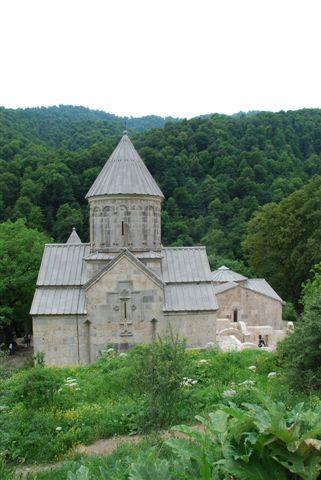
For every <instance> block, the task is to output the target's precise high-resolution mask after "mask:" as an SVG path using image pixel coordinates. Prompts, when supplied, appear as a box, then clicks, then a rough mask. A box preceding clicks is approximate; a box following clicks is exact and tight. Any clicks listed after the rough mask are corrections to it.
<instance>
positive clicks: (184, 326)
mask: <svg viewBox="0 0 321 480" xmlns="http://www.w3.org/2000/svg"><path fill="white" fill-rule="evenodd" d="M164 319H165V330H166V327H167V326H169V325H170V327H171V329H172V330H173V332H176V333H177V334H178V335H179V337H180V338H184V339H185V340H186V346H187V347H192V348H197V347H205V346H206V344H207V343H209V342H213V343H216V325H215V324H216V313H215V312H214V311H210V312H204V311H199V312H166V313H165V314H164Z"/></svg>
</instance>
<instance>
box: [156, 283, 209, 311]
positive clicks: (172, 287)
mask: <svg viewBox="0 0 321 480" xmlns="http://www.w3.org/2000/svg"><path fill="white" fill-rule="evenodd" d="M217 309H218V304H217V300H216V298H215V295H214V293H213V287H212V285H211V284H210V283H205V282H204V283H169V284H167V285H165V287H164V308H163V310H164V311H169V312H188V311H200V310H203V311H204V310H206V311H209V310H217Z"/></svg>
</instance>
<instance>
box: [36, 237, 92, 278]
mask: <svg viewBox="0 0 321 480" xmlns="http://www.w3.org/2000/svg"><path fill="white" fill-rule="evenodd" d="M89 252H90V244H89V243H80V244H72V243H49V244H47V245H45V250H44V252H43V256H42V261H41V266H40V270H39V274H38V279H37V286H46V285H48V286H49V285H50V286H55V285H61V286H62V285H69V286H72V285H73V286H75V285H83V284H84V283H85V282H86V262H84V261H83V257H85V256H87V255H89Z"/></svg>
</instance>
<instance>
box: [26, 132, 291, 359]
mask: <svg viewBox="0 0 321 480" xmlns="http://www.w3.org/2000/svg"><path fill="white" fill-rule="evenodd" d="M86 198H87V200H88V202H89V207H90V242H89V243H82V242H81V240H80V238H79V236H78V235H77V233H76V231H75V230H73V231H72V233H71V235H70V237H69V238H68V240H67V242H66V243H62V244H57V243H54V244H47V245H46V246H45V250H44V253H43V258H42V262H41V266H40V270H39V275H38V279H37V288H36V292H35V295H34V299H33V303H32V306H31V312H30V313H31V315H32V318H33V339H34V350H35V352H44V354H45V361H46V363H47V364H48V365H60V366H63V365H79V364H82V365H83V364H88V363H92V362H94V361H95V360H96V359H97V357H98V355H99V351H100V350H102V349H104V347H105V346H106V345H107V344H112V345H113V346H114V348H116V349H117V350H126V349H128V348H129V347H131V346H133V345H135V344H137V343H143V342H151V341H153V340H154V339H155V338H157V337H158V336H159V335H162V333H164V332H165V331H166V329H167V326H168V325H169V324H170V325H171V327H172V329H173V330H174V331H176V332H178V334H179V335H180V336H181V337H184V338H185V339H186V342H187V345H188V346H189V347H203V346H205V345H206V344H207V343H208V342H213V343H214V344H216V342H217V332H216V327H217V321H218V319H219V318H224V319H225V320H226V322H232V323H235V324H238V323H240V324H241V323H242V322H244V321H248V322H250V323H251V324H253V325H262V326H264V325H268V326H270V328H273V329H278V330H281V329H282V328H283V327H282V300H281V298H280V297H279V296H278V295H277V294H276V292H274V290H273V289H272V288H271V287H270V286H269V285H268V284H267V282H265V281H264V280H262V279H259V280H249V279H247V278H246V277H243V276H241V275H239V274H237V273H236V272H232V271H231V270H229V269H227V268H226V267H221V268H220V269H219V270H217V271H215V272H211V270H210V266H209V263H208V258H207V254H206V250H205V247H202V246H195V247H163V246H162V244H161V203H162V200H163V198H164V196H163V194H162V192H161V190H160V188H159V187H158V185H157V183H156V182H155V180H154V179H153V177H152V175H151V174H150V172H149V171H148V169H147V167H146V166H145V164H144V162H143V160H142V159H141V158H140V156H139V155H138V153H137V151H136V150H135V148H134V146H133V144H132V142H131V141H130V139H129V137H128V135H127V133H126V132H124V135H123V137H122V138H121V140H120V142H119V144H118V146H117V147H116V149H115V150H114V152H113V153H112V155H111V156H110V158H109V159H108V161H107V162H106V164H105V166H104V167H103V169H102V170H101V172H100V174H99V175H98V177H97V178H96V180H95V182H94V183H93V185H92V187H91V188H90V190H89V192H88V193H87V195H86ZM262 328H263V327H262Z"/></svg>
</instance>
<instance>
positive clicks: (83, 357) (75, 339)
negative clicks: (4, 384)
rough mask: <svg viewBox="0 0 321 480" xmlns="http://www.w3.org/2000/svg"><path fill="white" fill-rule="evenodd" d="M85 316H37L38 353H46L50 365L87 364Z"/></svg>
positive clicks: (35, 343)
mask: <svg viewBox="0 0 321 480" xmlns="http://www.w3.org/2000/svg"><path fill="white" fill-rule="evenodd" d="M85 322H86V316H84V315H43V316H35V317H33V341H34V353H38V352H43V353H44V355H45V364H46V365H49V366H59V367H64V366H73V365H83V364H86V363H87V360H88V355H87V351H88V348H87V345H88V336H87V327H86V323H85Z"/></svg>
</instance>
